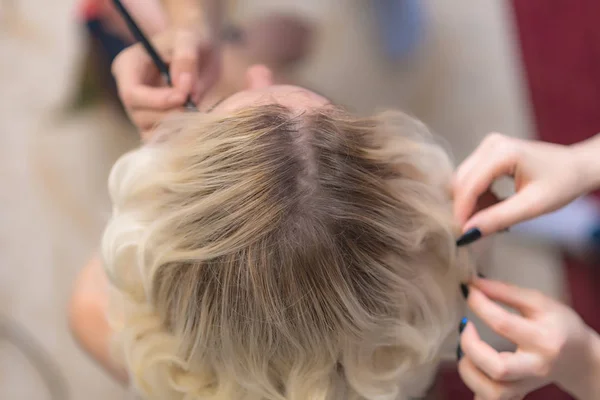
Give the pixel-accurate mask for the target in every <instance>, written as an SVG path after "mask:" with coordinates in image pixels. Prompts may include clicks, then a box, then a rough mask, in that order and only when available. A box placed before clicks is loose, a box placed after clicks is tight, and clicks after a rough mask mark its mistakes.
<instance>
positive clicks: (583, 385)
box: [557, 328, 600, 400]
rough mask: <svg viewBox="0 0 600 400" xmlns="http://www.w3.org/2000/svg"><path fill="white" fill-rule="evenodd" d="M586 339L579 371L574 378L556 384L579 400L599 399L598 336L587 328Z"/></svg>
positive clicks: (599, 362)
mask: <svg viewBox="0 0 600 400" xmlns="http://www.w3.org/2000/svg"><path fill="white" fill-rule="evenodd" d="M586 334H587V338H586V343H585V346H584V347H585V348H584V349H583V352H582V354H583V359H582V360H578V361H580V363H579V365H580V370H579V369H578V371H577V372H579V373H578V374H574V377H573V378H571V379H569V380H568V381H564V382H561V381H559V382H557V383H558V384H559V385H560V386H561V387H562V388H563V389H564V390H565V391H567V392H568V393H569V394H571V395H572V396H574V397H575V398H577V399H581V400H594V399H598V398H600V336H598V334H597V333H596V332H594V331H593V330H592V329H591V328H587V331H586Z"/></svg>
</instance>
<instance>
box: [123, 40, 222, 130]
mask: <svg viewBox="0 0 600 400" xmlns="http://www.w3.org/2000/svg"><path fill="white" fill-rule="evenodd" d="M195 35H196V33H192V32H191V31H187V32H186V31H182V30H169V31H165V32H163V33H161V34H159V35H157V36H156V37H154V38H153V40H152V42H153V44H154V46H155V48H156V50H157V51H158V53H159V54H160V55H161V57H162V58H163V59H164V60H165V62H167V63H170V64H171V76H172V78H173V80H174V85H175V87H173V88H171V87H169V86H167V84H166V83H165V81H164V79H163V78H162V77H161V76H160V74H159V71H158V69H157V68H156V66H155V65H154V63H153V62H152V59H151V58H150V57H149V56H148V54H147V53H146V51H145V50H144V48H143V47H142V46H141V45H140V44H135V45H133V46H130V47H128V48H127V49H125V50H124V51H122V52H121V54H119V55H118V56H117V58H116V59H115V61H114V62H113V65H112V72H113V75H114V77H115V80H116V82H117V88H118V90H119V96H120V97H121V101H122V102H123V105H124V106H125V109H126V110H127V113H128V114H129V117H130V118H131V120H132V121H133V123H134V124H135V125H136V126H137V127H138V128H139V129H140V131H141V133H142V136H143V137H144V136H145V134H147V133H148V131H150V130H151V129H152V128H153V127H154V126H155V125H156V123H157V122H159V121H161V120H162V119H163V118H164V117H165V115H166V114H168V113H170V112H173V111H176V110H179V109H181V107H182V106H183V105H184V103H185V101H186V99H187V97H188V95H189V94H190V93H191V94H192V99H193V100H194V102H195V103H196V104H198V103H199V102H200V99H201V98H202V96H203V95H204V94H205V93H206V91H207V90H208V89H209V88H210V86H211V85H212V84H213V83H214V81H215V80H216V79H217V76H218V72H219V61H218V60H219V55H218V51H216V50H215V49H214V48H211V47H210V46H209V45H208V44H206V43H204V44H203V43H202V42H201V41H200V39H199V37H197V36H195ZM192 47H194V48H195V49H196V51H195V52H193V51H191V50H190V49H191V48H192ZM188 56H189V57H191V58H192V59H193V60H195V61H189V60H188V58H187V57H188ZM186 71H187V72H186Z"/></svg>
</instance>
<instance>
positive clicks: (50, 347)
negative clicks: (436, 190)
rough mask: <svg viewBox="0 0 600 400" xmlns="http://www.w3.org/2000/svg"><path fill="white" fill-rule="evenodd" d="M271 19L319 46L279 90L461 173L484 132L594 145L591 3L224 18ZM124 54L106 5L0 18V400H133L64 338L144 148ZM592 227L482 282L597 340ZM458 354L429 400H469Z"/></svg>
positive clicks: (468, 1) (412, 0)
mask: <svg viewBox="0 0 600 400" xmlns="http://www.w3.org/2000/svg"><path fill="white" fill-rule="evenodd" d="M138 1H146V0H138ZM273 13H286V14H293V15H295V16H297V17H298V18H302V19H304V20H306V21H309V22H310V25H311V27H312V31H313V33H312V35H311V46H310V48H309V50H307V51H306V53H305V54H303V55H302V57H300V58H298V59H297V60H296V59H295V60H293V62H290V63H289V65H286V68H285V71H283V70H282V73H285V75H286V77H287V78H288V79H290V80H293V81H296V82H298V83H301V84H304V85H308V86H309V87H311V88H315V89H317V90H318V91H319V92H321V93H324V94H326V95H327V96H329V97H331V98H332V99H334V100H335V101H337V102H339V103H341V104H343V105H346V106H348V107H349V108H350V109H351V110H354V111H355V112H357V113H370V112H372V111H374V110H378V109H382V108H399V109H402V110H405V111H407V112H409V113H411V114H413V115H415V116H417V117H418V118H420V119H422V120H423V121H425V122H426V123H427V124H428V125H429V126H430V127H431V129H432V130H433V131H434V132H435V133H437V134H438V135H441V136H442V137H444V138H445V139H446V140H447V142H448V144H449V146H450V148H451V149H452V152H453V154H454V157H455V159H456V161H457V162H459V161H460V160H462V159H463V158H464V157H465V156H467V155H468V154H469V152H470V151H472V150H473V149H474V148H475V147H476V146H477V144H478V143H479V141H480V140H481V139H482V138H483V137H484V136H485V135H486V134H487V133H488V132H492V131H498V132H503V133H506V134H510V135H513V136H518V137H524V138H540V139H544V140H549V141H553V142H558V143H572V142H575V141H579V140H583V139H585V138H587V137H589V136H591V135H593V134H595V133H597V132H598V131H600V106H599V105H600V24H599V23H598V21H597V18H598V15H600V3H599V2H597V0H576V1H573V0H554V1H551V2H549V1H547V0H513V1H508V0H478V1H474V0H422V1H421V0H304V1H303V2H298V1H294V0H270V1H269V0H245V1H243V2H242V1H238V2H234V3H232V4H231V7H229V15H228V18H229V20H230V21H232V23H233V24H237V25H238V26H250V25H251V24H252V21H257V19H260V18H261V17H262V16H264V15H269V14H273ZM595 19H596V20H595ZM248 24H250V25H248ZM254 24H255V25H256V23H254ZM255 25H254V26H255ZM107 35H108V36H107ZM119 36H121V40H117V41H116V42H114V43H113V42H111V40H113V39H114V38H117V37H119ZM107 38H108V39H107ZM127 40H128V38H127V36H126V35H124V31H123V24H122V21H119V19H118V16H117V15H116V14H115V12H114V10H113V9H112V8H111V7H110V2H109V1H81V0H53V1H42V0H0V179H1V182H2V184H3V187H2V190H0V399H3V400H12V399H32V400H37V399H61V400H62V399H64V400H67V399H86V400H95V399H107V398H110V399H125V398H128V393H127V391H126V390H124V389H122V388H121V387H119V386H118V385H117V384H115V383H114V382H113V381H111V380H110V379H109V378H108V377H107V375H105V373H104V372H103V371H101V370H100V369H99V368H98V367H97V366H96V365H95V364H94V363H93V362H92V361H90V360H89V359H88V358H86V356H85V355H84V354H83V353H82V352H81V351H80V350H79V349H78V348H77V346H76V344H75V343H74V341H73V340H72V338H71V336H70V333H69V329H68V323H67V305H68V300H69V296H70V291H71V288H72V285H73V281H74V278H75V277H76V275H77V273H78V271H79V270H80V269H81V268H82V267H83V265H84V264H85V262H86V261H87V258H88V257H89V256H90V254H91V253H92V252H93V251H94V250H95V249H96V248H97V246H98V244H99V238H100V234H101V231H102V228H103V225H104V223H105V222H106V220H107V218H108V216H109V213H110V206H109V201H108V196H107V193H106V180H107V176H108V171H109V169H110V167H111V165H112V163H113V162H114V161H115V160H116V159H117V158H118V157H119V155H121V154H123V153H124V152H125V151H127V150H128V149H131V148H132V147H134V146H136V145H137V144H138V136H137V133H136V131H135V130H134V129H133V127H132V126H131V125H130V124H129V122H128V121H127V119H126V117H125V114H124V113H123V111H122V110H121V107H120V104H119V102H118V99H117V98H116V97H115V92H114V89H113V87H112V82H111V78H110V72H109V62H110V58H111V56H113V55H114V54H113V53H114V52H115V49H117V50H118V48H119V46H120V44H119V43H122V42H123V41H124V42H127ZM107 43H108V45H107ZM598 215H599V214H598V209H597V205H596V202H595V200H594V198H593V197H590V198H587V199H582V200H580V201H579V202H578V203H576V204H575V205H573V206H572V207H571V208H569V209H568V210H563V211H562V213H559V214H556V215H554V216H551V217H552V218H554V219H546V220H541V221H537V222H535V223H532V224H528V225H525V226H521V227H517V228H516V229H514V232H511V233H509V234H504V235H499V236H498V237H496V238H494V239H493V245H492V243H490V241H489V240H488V243H486V249H484V250H485V251H483V252H482V254H483V255H482V256H481V259H480V260H479V262H480V263H481V264H482V267H481V269H482V270H483V271H485V274H486V275H487V276H489V277H493V278H498V279H504V280H507V281H510V282H513V283H516V284H518V285H522V286H526V287H532V288H537V289H540V290H542V291H543V292H545V293H547V294H549V295H551V296H554V297H556V298H559V299H561V300H563V301H566V302H568V303H570V304H572V305H573V306H574V307H575V309H576V310H577V311H578V312H579V313H580V314H581V315H582V316H583V318H584V319H585V320H586V322H587V323H588V324H590V325H591V326H592V327H594V328H595V329H599V328H600V314H599V313H597V312H595V309H596V307H597V306H598V305H599V304H600V301H599V299H598V297H599V296H600V294H599V293H600V291H598V290H597V289H598V288H599V287H600V277H599V276H598V275H599V273H598V269H597V268H595V264H596V263H595V260H597V259H596V258H594V257H593V256H591V255H590V254H589V253H588V252H587V251H582V248H589V247H593V245H594V240H595V239H594V229H595V228H596V227H597V226H598V224H597V222H598V221H600V218H599V217H598ZM596 240H597V238H596ZM590 245H591V246H590ZM485 337H486V339H488V340H489V341H490V342H492V343H493V344H494V345H495V346H496V347H499V348H502V347H503V346H507V344H506V343H503V342H502V341H500V340H498V339H497V338H496V337H494V336H493V335H491V334H490V333H489V332H487V333H486V335H485ZM451 353H452V351H450V352H449V357H448V359H449V362H448V363H447V364H445V365H444V366H443V368H442V370H441V372H440V374H439V377H438V380H437V383H436V387H435V392H436V394H437V398H439V399H448V400H450V399H452V400H454V399H463V398H464V399H468V398H472V397H471V395H470V393H469V391H468V390H467V389H465V388H464V386H463V385H462V383H461V382H460V380H459V379H458V375H457V374H456V371H455V368H454V364H453V362H452V354H451ZM529 398H530V399H558V400H560V399H568V398H569V397H568V396H566V395H564V394H562V393H561V392H560V391H559V390H557V389H555V388H548V389H544V390H542V391H539V392H537V393H535V394H532V395H530V396H529V397H528V399H529Z"/></svg>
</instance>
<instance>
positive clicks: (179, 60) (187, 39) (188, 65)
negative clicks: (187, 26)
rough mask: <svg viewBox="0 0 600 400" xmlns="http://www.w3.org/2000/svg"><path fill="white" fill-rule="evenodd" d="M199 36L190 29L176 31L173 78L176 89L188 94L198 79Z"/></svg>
mask: <svg viewBox="0 0 600 400" xmlns="http://www.w3.org/2000/svg"><path fill="white" fill-rule="evenodd" d="M198 45H199V43H198V38H197V35H196V34H195V33H194V32H192V31H189V30H181V31H178V32H176V33H175V36H174V43H173V57H172V60H171V67H170V73H171V79H172V80H173V85H174V86H175V88H176V89H178V90H179V91H181V92H183V93H184V94H186V95H188V94H190V93H191V91H192V86H193V83H194V82H196V81H197V80H198Z"/></svg>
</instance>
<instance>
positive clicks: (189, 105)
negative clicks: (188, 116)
mask: <svg viewBox="0 0 600 400" xmlns="http://www.w3.org/2000/svg"><path fill="white" fill-rule="evenodd" d="M113 2H114V4H115V6H116V7H117V10H118V11H119V13H120V14H121V16H122V17H123V19H124V20H125V22H126V23H127V26H128V27H129V30H130V31H131V33H132V34H133V36H134V37H135V38H136V39H137V40H138V41H139V42H140V43H141V44H142V46H144V49H146V52H147V53H148V55H149V56H150V58H152V62H154V65H156V68H158V71H159V72H160V74H161V76H162V77H163V79H164V80H165V82H166V83H167V85H169V86H173V81H172V80H171V74H170V73H169V66H168V65H167V63H165V62H164V60H163V59H162V58H161V57H160V55H159V54H158V53H157V52H156V50H155V49H154V46H152V44H151V43H150V41H149V40H148V38H147V37H146V35H144V33H143V32H142V30H141V29H140V27H139V26H138V25H137V24H136V22H135V21H134V19H133V18H132V16H131V14H129V11H127V8H125V6H124V5H123V3H121V1H120V0H113ZM184 106H185V108H186V109H187V110H190V111H198V108H197V107H196V105H195V104H194V102H193V101H192V99H191V98H190V97H189V96H188V98H187V100H186V102H185V105H184Z"/></svg>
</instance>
